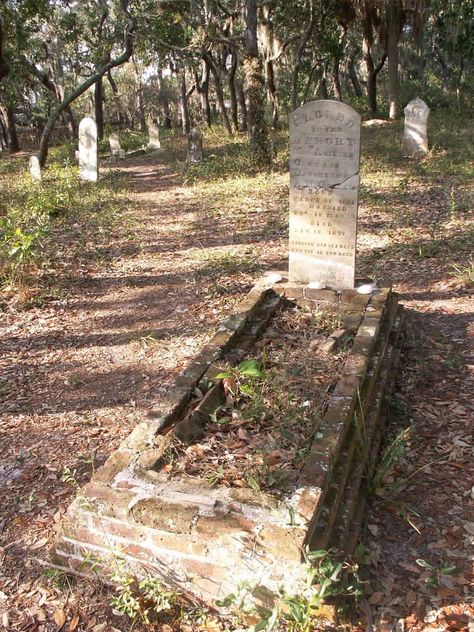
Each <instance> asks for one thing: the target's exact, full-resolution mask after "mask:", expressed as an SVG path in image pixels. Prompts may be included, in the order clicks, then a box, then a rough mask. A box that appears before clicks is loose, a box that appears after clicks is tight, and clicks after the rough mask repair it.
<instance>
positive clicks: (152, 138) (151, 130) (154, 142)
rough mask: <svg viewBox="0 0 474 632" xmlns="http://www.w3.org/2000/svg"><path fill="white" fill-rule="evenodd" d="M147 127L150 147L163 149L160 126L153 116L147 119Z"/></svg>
mask: <svg viewBox="0 0 474 632" xmlns="http://www.w3.org/2000/svg"><path fill="white" fill-rule="evenodd" d="M147 127H148V147H150V149H161V141H160V128H159V127H158V125H156V123H155V122H154V121H153V119H151V118H149V119H148V120H147Z"/></svg>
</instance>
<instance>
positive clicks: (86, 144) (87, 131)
mask: <svg viewBox="0 0 474 632" xmlns="http://www.w3.org/2000/svg"><path fill="white" fill-rule="evenodd" d="M79 177H80V178H82V179H83V180H91V181H93V182H95V181H96V180H97V178H98V177H99V173H98V169H97V125H96V122H95V121H94V119H92V118H90V117H86V118H83V119H82V121H81V122H80V123H79Z"/></svg>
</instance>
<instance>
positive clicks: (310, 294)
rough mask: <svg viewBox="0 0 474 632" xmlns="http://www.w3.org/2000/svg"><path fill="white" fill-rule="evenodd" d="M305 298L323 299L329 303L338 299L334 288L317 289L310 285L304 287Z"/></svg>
mask: <svg viewBox="0 0 474 632" xmlns="http://www.w3.org/2000/svg"><path fill="white" fill-rule="evenodd" d="M304 296H305V298H309V299H312V300H313V301H324V302H329V303H335V302H336V301H337V300H338V294H337V292H336V291H335V290H317V289H315V288H311V287H305V288H304Z"/></svg>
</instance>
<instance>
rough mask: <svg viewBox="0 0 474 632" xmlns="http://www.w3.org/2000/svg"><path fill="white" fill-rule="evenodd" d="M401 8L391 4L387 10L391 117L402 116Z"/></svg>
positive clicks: (393, 3)
mask: <svg viewBox="0 0 474 632" xmlns="http://www.w3.org/2000/svg"><path fill="white" fill-rule="evenodd" d="M400 11H401V10H400V7H399V6H398V4H397V3H396V2H390V3H389V7H388V10H387V55H388V102H389V117H390V119H392V120H394V119H397V118H399V116H400V79H399V74H398V73H399V71H398V41H399V39H400V32H401V15H400Z"/></svg>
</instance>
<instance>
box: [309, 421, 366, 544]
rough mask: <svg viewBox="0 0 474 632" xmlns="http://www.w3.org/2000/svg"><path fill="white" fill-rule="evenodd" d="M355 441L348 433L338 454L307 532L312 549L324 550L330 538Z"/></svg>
mask: <svg viewBox="0 0 474 632" xmlns="http://www.w3.org/2000/svg"><path fill="white" fill-rule="evenodd" d="M355 449H356V440H355V437H354V433H353V432H350V433H348V435H347V436H346V440H345V442H344V446H343V448H342V450H341V452H340V455H339V458H338V460H337V463H336V466H335V468H334V472H333V475H332V479H331V483H330V485H329V487H328V490H327V493H326V496H325V498H324V503H323V506H322V507H321V511H320V514H319V516H318V517H317V520H315V521H314V523H313V525H312V527H313V528H311V529H310V530H309V532H308V541H309V543H310V548H312V549H326V548H327V546H328V543H329V540H330V538H331V533H332V530H333V527H334V523H335V521H336V518H337V513H338V509H339V506H340V503H341V500H342V498H343V495H344V488H345V485H346V481H347V479H348V477H349V473H350V471H351V467H352V462H353V458H354V452H355Z"/></svg>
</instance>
